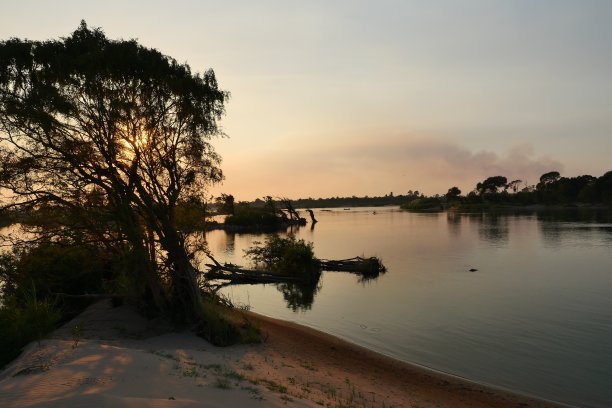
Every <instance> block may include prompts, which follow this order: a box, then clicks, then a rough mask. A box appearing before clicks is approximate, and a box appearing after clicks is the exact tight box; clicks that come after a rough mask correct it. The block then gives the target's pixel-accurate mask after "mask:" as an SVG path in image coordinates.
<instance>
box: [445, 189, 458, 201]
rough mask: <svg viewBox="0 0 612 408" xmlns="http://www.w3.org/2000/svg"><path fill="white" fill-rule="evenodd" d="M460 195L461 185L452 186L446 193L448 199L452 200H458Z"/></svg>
mask: <svg viewBox="0 0 612 408" xmlns="http://www.w3.org/2000/svg"><path fill="white" fill-rule="evenodd" d="M460 195H461V190H459V187H451V188H449V189H448V192H447V193H446V198H447V199H448V201H452V200H456V199H457V198H458V197H459V196H460Z"/></svg>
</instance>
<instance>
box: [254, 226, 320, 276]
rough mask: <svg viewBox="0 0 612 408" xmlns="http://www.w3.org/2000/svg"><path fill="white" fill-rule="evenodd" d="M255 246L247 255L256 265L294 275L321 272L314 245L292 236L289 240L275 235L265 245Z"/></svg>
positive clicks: (256, 243) (257, 243)
mask: <svg viewBox="0 0 612 408" xmlns="http://www.w3.org/2000/svg"><path fill="white" fill-rule="evenodd" d="M254 244H255V245H254V246H253V247H252V248H249V249H247V250H246V251H245V253H246V255H247V256H248V257H249V258H251V260H252V261H253V262H254V263H255V264H256V265H262V266H264V267H265V268H266V269H269V270H271V271H273V272H279V273H289V274H292V275H315V272H317V271H319V260H318V259H317V258H315V256H314V252H313V245H312V243H306V242H304V240H303V239H300V240H298V239H296V238H295V236H294V235H292V234H290V235H288V236H287V238H281V237H279V236H278V235H276V234H274V235H271V236H269V237H268V238H266V241H265V242H264V243H263V244H261V243H259V242H255V243H254Z"/></svg>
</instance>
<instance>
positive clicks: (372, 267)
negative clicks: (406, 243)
mask: <svg viewBox="0 0 612 408" xmlns="http://www.w3.org/2000/svg"><path fill="white" fill-rule="evenodd" d="M320 262H321V269H322V270H324V271H340V272H351V273H357V274H361V275H368V276H375V275H378V274H380V273H384V272H386V271H387V268H386V267H385V266H384V265H383V264H382V262H381V261H380V259H378V258H376V257H375V256H372V257H370V258H362V257H360V256H356V257H354V258H349V259H341V260H338V261H336V260H327V259H322V260H321V261H320Z"/></svg>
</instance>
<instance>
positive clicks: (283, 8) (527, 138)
mask: <svg viewBox="0 0 612 408" xmlns="http://www.w3.org/2000/svg"><path fill="white" fill-rule="evenodd" d="M81 19H85V20H86V21H87V23H88V25H89V26H90V27H101V28H102V29H103V30H104V32H105V33H106V35H107V36H108V37H109V38H114V39H118V38H124V39H130V38H136V39H138V40H139V42H140V43H141V44H143V45H145V46H148V47H153V48H157V49H159V50H160V51H161V52H163V53H164V54H166V55H169V56H171V57H174V58H176V59H177V60H178V61H179V62H187V63H188V64H189V65H190V66H191V68H192V70H193V71H197V72H202V71H204V70H206V69H207V68H213V69H214V70H215V72H216V74H217V78H218V80H219V84H220V87H221V88H222V89H224V90H227V91H229V92H231V99H230V100H229V103H228V105H227V114H226V116H225V117H224V119H223V120H222V121H221V125H222V127H223V131H224V132H225V133H226V134H227V135H228V136H229V138H226V139H219V140H216V141H215V142H214V145H215V146H216V149H217V151H218V152H219V153H220V154H221V155H222V157H223V165H222V167H223V171H224V173H225V176H226V180H225V181H224V183H223V185H221V186H218V187H216V188H214V189H213V190H212V191H211V193H214V194H218V193H220V192H225V193H229V194H233V195H234V196H235V197H236V198H237V199H238V200H250V199H254V198H256V197H261V196H264V195H272V196H284V197H290V198H298V197H320V196H322V197H328V196H344V195H370V196H373V195H383V194H387V193H389V192H391V191H392V192H393V193H394V194H403V193H405V192H406V191H408V190H420V191H422V192H425V193H427V194H435V193H445V192H446V191H447V190H448V188H449V187H451V186H453V185H457V186H459V187H460V188H461V189H462V190H463V191H464V193H467V192H468V191H469V190H471V189H472V188H473V187H474V185H475V184H476V182H477V181H481V180H483V179H484V178H486V177H487V176H492V175H504V176H506V177H508V178H509V179H515V178H520V179H523V180H526V181H527V182H528V183H529V184H535V183H536V182H537V181H538V180H537V179H538V178H539V176H540V175H541V174H542V173H544V172H547V171H551V170H558V171H560V172H561V174H562V175H566V176H576V175H581V174H591V175H594V176H600V175H602V174H603V173H605V172H606V171H608V170H612V160H611V159H610V157H611V156H612V1H609V0H580V1H578V0H573V1H566V0H530V1H526V0H512V1H510V0H464V1H459V0H446V1H442V0H438V1H433V0H432V1H426V0H422V1H409V0H404V1H391V0H382V1H381V0H379V1H333V0H328V1H316V0H310V1H299V2H298V1H288V0H284V1H219V0H217V1H195V0H194V1H180V0H175V1H172V2H170V1H164V2H161V1H152V0H149V1H129V0H123V1H103V2H102V1H100V2H94V1H85V0H80V1H63V0H54V1H26V0H22V1H15V0H11V1H6V0H0V39H8V38H9V37H19V38H29V39H32V40H44V39H50V38H58V37H63V36H68V35H69V34H70V33H71V32H72V31H74V30H75V29H76V28H77V27H78V25H79V22H80V20H81Z"/></svg>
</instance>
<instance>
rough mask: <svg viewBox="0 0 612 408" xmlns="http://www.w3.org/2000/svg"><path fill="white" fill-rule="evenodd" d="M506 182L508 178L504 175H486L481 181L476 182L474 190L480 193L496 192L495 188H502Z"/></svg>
mask: <svg viewBox="0 0 612 408" xmlns="http://www.w3.org/2000/svg"><path fill="white" fill-rule="evenodd" d="M507 183H508V179H506V178H505V177H504V176H493V177H488V178H486V179H485V180H484V181H482V182H481V183H478V184H476V190H477V191H478V192H479V193H480V194H481V195H482V194H485V193H497V190H498V189H500V188H503V187H504V186H505V185H506V184H507Z"/></svg>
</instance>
